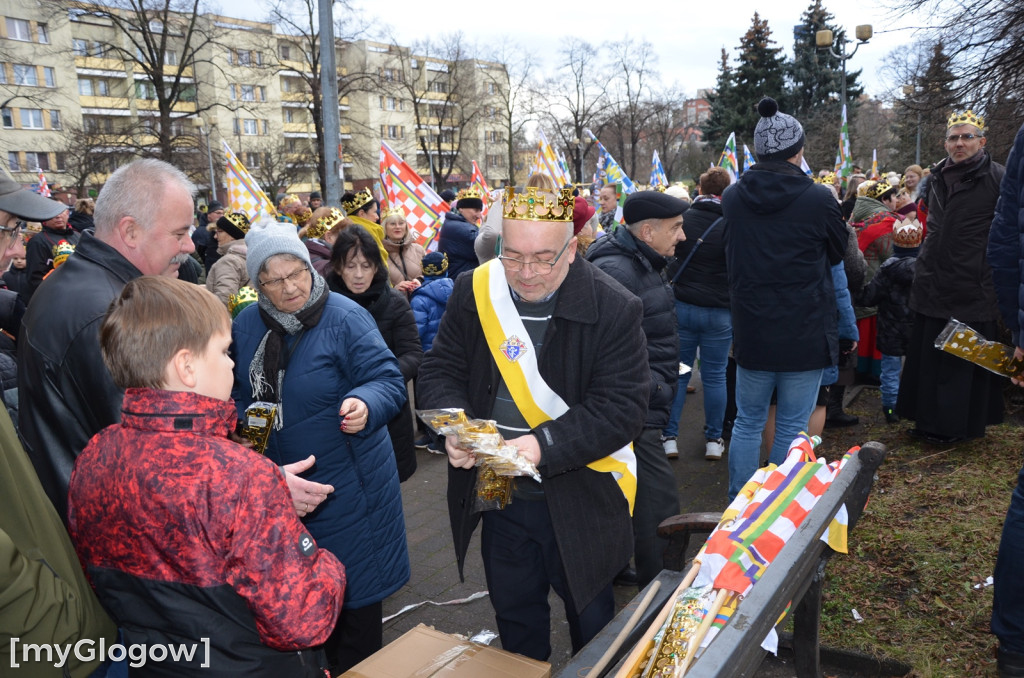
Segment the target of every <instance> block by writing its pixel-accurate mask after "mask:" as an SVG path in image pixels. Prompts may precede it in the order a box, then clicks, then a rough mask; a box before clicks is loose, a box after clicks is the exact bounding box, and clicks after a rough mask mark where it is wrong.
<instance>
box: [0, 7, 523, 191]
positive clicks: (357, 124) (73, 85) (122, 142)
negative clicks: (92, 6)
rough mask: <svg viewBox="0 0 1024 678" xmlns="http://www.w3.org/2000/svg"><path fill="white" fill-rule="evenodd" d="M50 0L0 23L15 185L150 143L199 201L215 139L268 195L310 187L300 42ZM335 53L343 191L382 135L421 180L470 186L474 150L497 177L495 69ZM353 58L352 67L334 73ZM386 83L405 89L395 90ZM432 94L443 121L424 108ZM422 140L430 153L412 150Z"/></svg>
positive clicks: (218, 153)
mask: <svg viewBox="0 0 1024 678" xmlns="http://www.w3.org/2000/svg"><path fill="white" fill-rule="evenodd" d="M52 7H53V5H49V9H45V8H44V7H42V6H39V5H36V4H34V3H33V4H31V5H28V4H26V5H24V6H14V5H13V4H11V5H9V6H8V7H7V8H6V9H5V10H4V11H5V12H6V16H3V17H2V19H0V122H2V132H0V162H5V163H6V167H7V169H8V170H9V171H10V172H11V174H12V176H14V178H15V179H16V180H18V181H20V182H21V183H23V184H24V185H26V186H31V185H32V184H34V183H35V182H36V180H37V177H38V172H39V170H42V171H43V172H44V174H45V175H46V177H47V180H48V182H49V183H50V185H51V186H53V185H60V186H63V187H65V188H66V189H68V191H70V193H72V194H75V193H82V194H84V193H88V192H90V191H95V190H96V189H98V188H99V187H100V186H101V185H102V183H103V181H104V180H105V178H106V176H107V175H108V174H109V173H110V172H111V171H113V170H114V169H115V168H116V167H118V166H120V165H121V164H123V163H124V162H126V161H127V160H129V159H130V158H132V157H136V156H137V155H138V154H140V152H143V151H144V152H147V153H149V154H157V153H158V152H160V153H162V155H164V157H170V158H171V160H172V162H174V163H175V164H176V165H178V166H179V167H181V168H182V169H184V170H185V171H186V172H188V173H189V174H190V176H191V177H192V178H193V180H195V181H196V183H197V184H198V185H199V186H200V187H201V189H202V191H203V194H204V197H206V198H207V199H209V198H212V197H213V195H214V193H216V194H217V196H218V197H223V194H224V193H223V192H224V185H223V184H224V171H223V166H224V162H223V152H222V143H221V142H222V141H224V142H227V144H228V145H229V146H230V147H231V148H232V150H233V151H234V152H235V153H236V155H237V156H238V157H239V158H240V159H241V160H242V162H243V163H244V164H246V166H247V167H248V168H249V169H250V171H251V173H252V174H253V176H254V177H255V178H256V180H257V181H258V182H260V183H261V184H262V185H263V186H264V188H266V189H267V190H271V188H270V187H272V190H273V191H284V190H287V191H289V192H298V193H302V192H308V191H310V190H313V189H314V188H316V187H317V185H318V183H319V182H318V175H317V168H316V157H317V154H316V148H317V145H318V144H317V135H316V125H315V121H314V109H315V106H314V88H315V87H317V83H318V79H317V77H315V74H314V72H313V70H314V69H313V66H312V65H311V64H312V63H313V61H314V56H315V55H313V54H311V45H310V43H311V41H310V40H309V39H308V37H306V36H302V35H293V34H288V33H285V32H283V31H282V30H281V29H280V27H278V26H275V25H273V24H270V23H264V22H254V21H248V20H243V19H236V18H231V17H225V16H217V15H204V16H201V17H194V18H193V17H185V16H180V17H174V19H175V20H174V21H173V22H172V21H170V20H169V21H168V25H166V26H164V25H163V24H162V23H161V22H159V21H156V20H153V21H150V22H149V23H148V25H147V26H146V30H140V29H139V27H138V26H137V23H138V20H136V25H133V24H132V17H130V16H125V15H120V14H118V15H115V14H113V11H112V10H110V9H109V8H102V7H99V6H96V7H97V10H96V11H89V10H88V9H82V8H81V5H76V6H75V7H74V8H72V7H70V6H69V7H68V8H67V10H66V11H61V12H57V13H54V12H52ZM189 22H193V23H191V25H190V23H189ZM188 31H190V35H191V36H192V39H191V41H190V42H189V43H188V50H186V49H185V47H186V41H185V35H186V32H188ZM144 34H145V35H146V36H148V37H150V38H153V39H152V40H145V39H143V35H144ZM153 43H155V46H154V44H153ZM186 52H187V54H186ZM395 55H402V58H394V57H395ZM336 59H337V63H338V64H339V68H338V76H339V82H340V83H341V89H342V91H341V95H342V96H341V97H340V98H339V102H338V109H339V114H340V116H341V138H340V139H339V140H338V142H337V143H338V145H339V147H340V148H341V149H342V153H343V156H342V157H343V169H344V173H345V179H346V186H347V187H352V186H353V185H355V186H356V187H361V186H364V185H368V184H371V183H372V182H373V181H374V180H375V179H376V177H377V176H378V166H377V159H378V154H379V148H380V140H381V139H382V138H383V139H385V140H387V141H388V142H389V143H391V144H392V145H393V146H394V147H395V148H396V150H398V151H399V152H400V153H403V154H404V155H406V159H407V160H409V162H410V163H411V164H413V165H414V166H416V167H417V168H418V169H420V170H422V172H423V176H425V177H427V176H429V175H430V172H429V167H430V165H431V162H432V161H437V162H438V163H439V166H440V164H441V163H447V165H450V166H452V167H453V169H452V174H451V177H450V181H451V182H452V183H458V182H465V181H468V179H469V174H470V171H471V163H470V161H471V160H474V159H475V160H477V161H478V163H479V164H480V167H481V169H482V170H483V171H484V172H485V173H486V176H487V178H488V180H489V181H491V182H493V183H495V184H499V183H500V181H501V178H502V177H503V175H504V172H505V168H504V167H503V165H504V163H503V161H502V158H503V157H505V156H507V152H504V153H502V151H500V150H499V149H500V148H501V146H502V144H503V136H502V132H501V129H500V125H499V124H497V123H498V117H497V115H496V114H491V116H492V117H487V115H486V113H487V108H488V107H491V108H493V110H494V111H496V110H497V105H498V102H499V101H500V98H501V97H500V95H501V93H502V92H503V91H505V90H501V89H500V86H501V83H502V82H503V76H504V69H503V67H502V66H501V65H500V64H489V63H485V62H479V61H475V60H465V61H464V62H459V63H457V64H456V63H451V64H448V63H445V62H444V60H442V59H437V58H431V59H425V58H420V59H417V58H416V57H414V56H412V55H410V54H409V50H408V49H407V48H396V47H392V46H388V45H381V44H380V43H369V42H358V43H341V42H339V43H338V44H337V52H336ZM154 64H155V65H154ZM353 67H355V68H357V69H358V71H357V73H358V77H348V75H349V72H350V71H351V70H352V69H353ZM399 72H400V73H401V74H400V75H397V74H398V73H399ZM453 73H457V75H458V81H457V82H456V81H455V80H453V79H451V78H450V77H447V80H448V84H447V86H448V87H450V88H457V90H458V91H457V95H456V96H445V94H444V93H443V92H438V91H436V90H437V89H441V88H443V87H444V86H445V85H443V84H441V81H442V80H444V79H446V78H443V77H441V76H450V75H451V74H453ZM398 83H408V84H409V85H413V86H411V87H407V88H406V90H405V94H403V93H402V92H401V91H399V89H398V88H396V87H395V85H396V84H398ZM432 87H433V88H434V91H432V90H431V88H432ZM160 93H163V95H164V96H159V94H160ZM168 97H171V100H168ZM439 102H443V103H444V104H445V105H446V106H447V108H445V112H444V115H445V120H444V121H441V120H440V119H439V118H437V117H436V116H435V117H433V118H431V117H430V116H431V113H432V112H436V109H437V106H438V105H439ZM161 104H163V105H161ZM431 106H433V107H434V108H433V109H431ZM481 110H483V111H484V114H482V113H481ZM417 112H419V113H420V114H421V115H420V116H419V118H417ZM442 122H445V123H446V124H441V123H442ZM421 138H422V139H425V140H429V141H431V142H433V145H432V148H434V149H437V153H438V154H439V156H438V157H432V154H426V153H424V152H423V151H422V148H420V149H419V152H417V150H416V149H415V148H414V146H415V144H414V143H413V142H415V141H416V140H418V139H421ZM327 146H328V147H332V148H333V147H334V144H331V143H328V144H327ZM446 153H447V154H449V155H448V156H447V157H441V156H443V155H444V154H446ZM455 153H457V158H456V160H455V163H454V165H453V164H452V162H451V155H452V154H455ZM211 166H212V167H211ZM211 176H212V179H211ZM211 184H212V186H213V189H212V190H211Z"/></svg>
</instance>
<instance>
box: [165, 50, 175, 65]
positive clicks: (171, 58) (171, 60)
mask: <svg viewBox="0 0 1024 678" xmlns="http://www.w3.org/2000/svg"><path fill="white" fill-rule="evenodd" d="M164 65H165V66H177V65H178V53H177V52H171V51H167V52H164Z"/></svg>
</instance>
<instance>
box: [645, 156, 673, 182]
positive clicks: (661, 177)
mask: <svg viewBox="0 0 1024 678" xmlns="http://www.w3.org/2000/svg"><path fill="white" fill-rule="evenodd" d="M647 183H649V184H650V185H651V188H656V187H658V186H661V187H663V188H668V177H666V176H665V167H664V166H663V165H662V164H661V158H659V157H658V151H654V155H653V156H652V157H651V180H650V181H649V182H647Z"/></svg>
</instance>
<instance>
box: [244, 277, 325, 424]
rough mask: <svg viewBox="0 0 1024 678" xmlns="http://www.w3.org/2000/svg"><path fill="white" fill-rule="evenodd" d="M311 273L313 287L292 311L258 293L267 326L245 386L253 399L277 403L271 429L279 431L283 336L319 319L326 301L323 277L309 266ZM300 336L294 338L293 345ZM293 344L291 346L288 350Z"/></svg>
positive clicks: (301, 331)
mask: <svg viewBox="0 0 1024 678" xmlns="http://www.w3.org/2000/svg"><path fill="white" fill-rule="evenodd" d="M309 272H310V275H312V276H313V286H312V288H311V289H310V293H309V299H307V300H306V303H305V304H303V305H302V308H300V309H299V310H298V311H296V312H294V313H285V312H283V311H280V310H278V308H277V307H275V306H274V305H273V304H272V303H271V302H270V299H269V298H268V297H267V296H266V295H265V294H260V295H259V302H257V303H258V305H259V313H260V318H262V319H263V323H264V324H265V325H266V326H267V328H268V329H267V333H266V334H264V335H263V339H262V340H260V343H259V346H257V347H256V353H255V354H254V355H253V357H252V362H251V363H250V364H249V386H250V387H251V389H252V397H253V399H254V400H264V401H269V402H272V403H275V404H276V405H277V418H276V419H275V422H274V428H276V429H278V430H280V429H281V428H282V427H283V426H284V409H283V407H282V403H281V396H282V394H283V391H284V373H285V369H286V368H287V366H288V356H290V355H291V352H290V351H289V352H288V354H287V355H285V357H284V361H283V362H282V354H284V349H285V336H286V335H291V336H294V335H301V333H303V332H305V331H306V330H308V329H309V328H311V327H314V326H315V325H316V324H317V323H319V322H320V317H321V316H322V315H323V311H324V306H325V305H326V304H327V297H328V295H329V291H328V289H327V284H326V283H325V282H324V279H323V278H322V277H321V276H320V274H319V273H317V272H316V271H315V270H313V269H312V268H310V269H309ZM300 340H301V336H299V337H298V338H296V340H295V341H296V345H297V343H298V342H299V341H300ZM294 349H295V345H293V346H292V350H294Z"/></svg>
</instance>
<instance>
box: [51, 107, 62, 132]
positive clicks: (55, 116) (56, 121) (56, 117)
mask: <svg viewBox="0 0 1024 678" xmlns="http://www.w3.org/2000/svg"><path fill="white" fill-rule="evenodd" d="M50 129H61V126H60V111H50Z"/></svg>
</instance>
